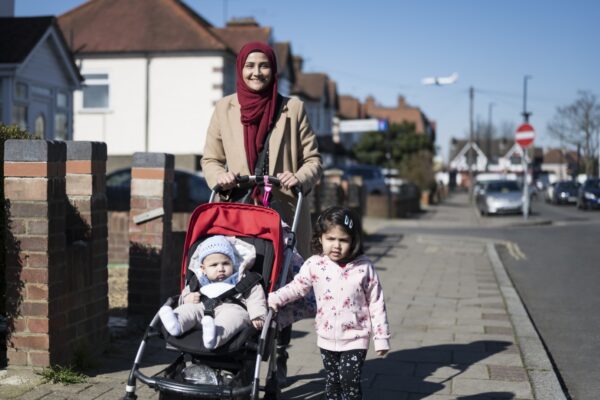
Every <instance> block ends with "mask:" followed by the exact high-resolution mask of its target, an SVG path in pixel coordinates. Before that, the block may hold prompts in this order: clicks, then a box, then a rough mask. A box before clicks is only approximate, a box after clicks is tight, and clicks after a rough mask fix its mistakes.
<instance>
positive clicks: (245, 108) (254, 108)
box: [236, 42, 277, 175]
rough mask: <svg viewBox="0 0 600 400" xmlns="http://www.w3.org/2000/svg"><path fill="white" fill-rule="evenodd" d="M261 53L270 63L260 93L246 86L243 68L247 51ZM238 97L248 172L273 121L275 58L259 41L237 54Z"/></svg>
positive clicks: (275, 75) (247, 45)
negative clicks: (269, 70) (266, 79)
mask: <svg viewBox="0 0 600 400" xmlns="http://www.w3.org/2000/svg"><path fill="white" fill-rule="evenodd" d="M256 51H258V52H261V53H264V54H265V55H266V56H267V59H268V60H269V63H270V64H271V74H272V78H271V82H270V83H269V86H267V87H266V88H265V89H264V90H262V91H261V92H254V91H252V90H250V88H248V86H246V83H245V82H244V77H243V76H242V71H243V69H244V64H245V63H246V58H248V55H249V54H250V53H254V52H256ZM236 65H237V68H236V73H237V84H236V89H237V97H238V101H239V102H240V106H241V113H242V118H241V122H242V125H243V126H244V149H245V150H246V158H247V159H248V168H249V169H250V174H252V175H253V174H254V168H255V164H256V160H257V158H258V154H259V153H260V151H261V150H262V148H263V145H264V143H265V138H266V137H267V133H268V132H269V131H270V130H271V128H272V127H273V123H274V122H275V121H274V119H275V112H276V111H277V110H276V107H277V61H276V60H275V52H274V51H273V49H272V48H271V47H270V46H269V45H267V44H265V43H261V42H250V43H247V44H246V45H244V47H242V49H241V50H240V53H239V54H238V56H237V61H236Z"/></svg>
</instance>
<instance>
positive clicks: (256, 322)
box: [252, 318, 265, 330]
mask: <svg viewBox="0 0 600 400" xmlns="http://www.w3.org/2000/svg"><path fill="white" fill-rule="evenodd" d="M264 324H265V322H264V321H263V320H262V318H254V319H253V320H252V325H253V326H254V327H255V328H256V329H258V330H261V329H262V327H263V325H264Z"/></svg>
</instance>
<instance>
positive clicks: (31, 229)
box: [27, 219, 48, 235]
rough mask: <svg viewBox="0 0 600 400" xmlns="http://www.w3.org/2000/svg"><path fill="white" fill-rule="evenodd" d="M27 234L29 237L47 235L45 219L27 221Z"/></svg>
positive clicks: (46, 221)
mask: <svg viewBox="0 0 600 400" xmlns="http://www.w3.org/2000/svg"><path fill="white" fill-rule="evenodd" d="M27 233H28V234H30V235H47V234H48V220H47V219H31V220H28V221H27Z"/></svg>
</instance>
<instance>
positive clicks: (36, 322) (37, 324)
mask: <svg viewBox="0 0 600 400" xmlns="http://www.w3.org/2000/svg"><path fill="white" fill-rule="evenodd" d="M27 329H28V330H29V332H31V333H48V318H29V319H28V321H27Z"/></svg>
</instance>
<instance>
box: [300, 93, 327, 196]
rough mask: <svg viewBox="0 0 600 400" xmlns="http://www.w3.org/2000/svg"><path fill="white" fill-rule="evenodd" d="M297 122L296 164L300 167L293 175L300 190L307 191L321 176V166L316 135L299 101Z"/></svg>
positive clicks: (302, 104)
mask: <svg viewBox="0 0 600 400" xmlns="http://www.w3.org/2000/svg"><path fill="white" fill-rule="evenodd" d="M297 123H298V135H299V139H300V142H299V144H300V148H299V149H298V165H299V166H300V168H298V171H296V173H295V175H296V177H297V178H298V180H299V181H300V184H301V185H302V192H303V193H308V192H310V190H311V189H312V188H313V187H314V186H315V184H316V183H317V181H318V180H319V178H320V177H321V173H322V172H323V168H322V166H321V155H320V154H319V148H318V145H317V137H316V135H315V132H314V131H313V130H312V128H311V126H310V123H309V122H308V116H307V115H306V110H305V109H304V103H300V110H299V112H298V121H297Z"/></svg>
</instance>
